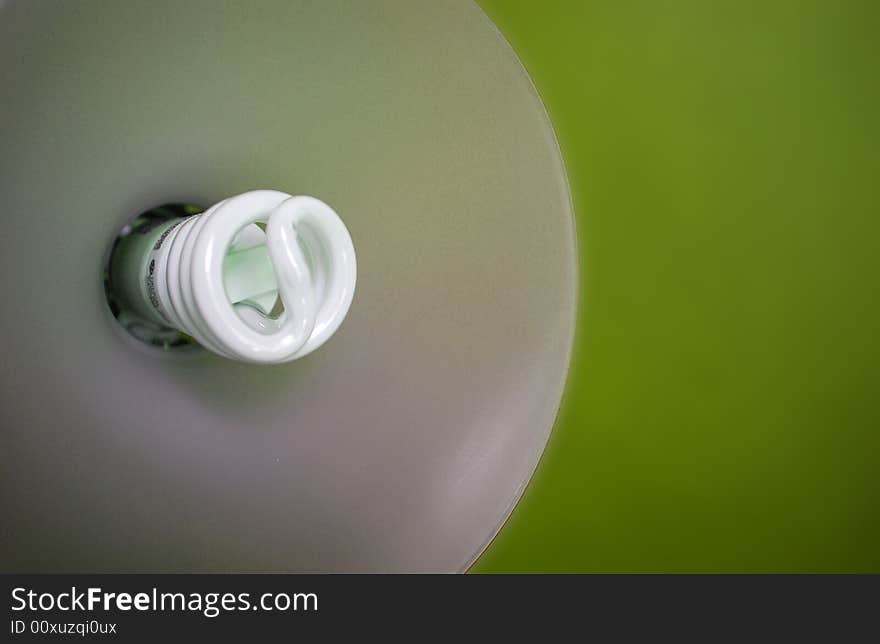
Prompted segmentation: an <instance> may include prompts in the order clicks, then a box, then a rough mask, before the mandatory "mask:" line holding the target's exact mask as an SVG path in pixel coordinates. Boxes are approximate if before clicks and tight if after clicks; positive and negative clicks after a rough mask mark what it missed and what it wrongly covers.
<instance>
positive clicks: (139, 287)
mask: <svg viewBox="0 0 880 644" xmlns="http://www.w3.org/2000/svg"><path fill="white" fill-rule="evenodd" d="M110 275H111V282H112V290H113V293H114V296H115V297H116V298H117V299H118V300H119V301H120V302H121V303H122V305H123V306H124V307H125V308H126V309H128V310H130V311H132V312H134V313H135V314H136V315H138V316H140V317H141V318H144V319H146V320H149V321H150V322H152V323H153V324H155V325H158V326H160V327H165V328H167V327H170V328H173V329H176V330H178V331H181V332H183V333H186V334H188V335H190V336H192V337H193V338H194V339H195V340H196V341H197V342H198V343H199V344H200V345H202V346H203V347H205V348H207V349H209V350H211V351H213V352H214V353H217V354H219V355H221V356H225V357H227V358H231V359H233V360H240V361H244V362H252V363H261V364H274V363H282V362H288V361H290V360H295V359H296V358H301V357H302V356H304V355H306V354H308V353H310V352H312V351H314V350H315V349H317V348H318V347H319V346H321V345H322V344H323V343H324V342H326V341H327V339H328V338H329V337H330V336H331V335H333V333H334V332H335V331H336V329H338V328H339V325H340V324H341V323H342V320H343V319H344V318H345V315H346V313H347V312H348V309H349V306H350V305H351V300H352V297H353V295H354V288H355V281H356V276H357V268H356V262H355V254H354V246H353V244H352V241H351V237H350V235H349V233H348V230H347V229H346V227H345V225H344V224H343V223H342V220H341V219H340V218H339V216H338V215H337V214H336V212H335V211H334V210H333V209H332V208H330V206H328V205H327V204H325V203H324V202H322V201H320V200H318V199H315V198H313V197H307V196H291V195H289V194H287V193H284V192H278V191H275V190H254V191H252V192H246V193H244V194H240V195H237V196H235V197H230V198H229V199H225V200H224V201H221V202H220V203H218V204H215V205H214V206H212V207H210V208H208V209H207V210H206V211H205V212H203V213H200V214H196V215H192V216H189V217H179V218H172V219H166V220H164V221H162V223H161V225H158V226H156V227H148V228H147V229H146V230H144V229H141V230H139V231H138V232H137V234H124V235H123V236H120V238H119V239H118V241H117V243H116V246H115V247H114V249H113V253H112V257H111V260H110Z"/></svg>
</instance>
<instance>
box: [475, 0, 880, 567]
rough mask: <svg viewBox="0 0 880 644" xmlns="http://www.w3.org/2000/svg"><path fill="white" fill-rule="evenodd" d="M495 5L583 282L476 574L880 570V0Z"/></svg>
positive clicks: (504, 0)
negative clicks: (568, 202) (552, 154)
mask: <svg viewBox="0 0 880 644" xmlns="http://www.w3.org/2000/svg"><path fill="white" fill-rule="evenodd" d="M480 4H481V6H483V8H484V9H485V11H486V12H487V13H488V14H489V16H490V17H491V18H492V19H493V20H494V21H495V23H496V24H497V25H498V26H499V28H500V29H501V31H502V32H503V33H504V34H505V36H506V37H507V38H508V39H509V40H510V42H511V43H512V45H513V46H514V48H515V49H516V51H517V53H518V54H519V56H520V58H521V59H522V61H523V63H524V64H525V66H526V68H527V69H528V70H529V72H530V74H531V75H532V78H533V79H534V81H535V83H536V85H537V87H538V90H539V91H540V93H541V96H542V98H543V100H544V102H545V104H546V106H547V109H548V111H549V113H550V117H551V119H552V120H553V123H554V126H555V128H556V132H557V136H558V137H559V142H560V145H561V148H562V152H563V156H564V158H565V162H566V165H567V169H568V173H569V177H570V181H571V190H572V196H573V199H574V206H575V210H576V212H577V225H578V243H579V246H580V262H581V283H580V318H579V326H578V334H577V337H576V341H575V351H574V355H573V358H572V366H571V373H570V378H569V383H568V387H567V391H566V395H565V398H564V400H563V405H562V409H561V411H560V415H559V419H558V422H557V424H556V427H555V429H554V432H553V435H552V437H551V439H550V443H549V445H548V448H547V451H546V452H545V454H544V457H543V459H542V462H541V465H540V466H539V468H538V471H537V472H536V474H535V476H534V478H533V479H532V481H531V483H530V485H529V487H528V489H527V491H526V493H525V495H524V497H523V499H522V501H521V502H520V504H519V506H518V507H517V509H516V510H515V511H514V513H513V515H512V516H511V518H510V520H509V521H508V523H507V525H506V526H505V527H504V528H503V530H502V531H501V533H500V534H499V535H498V537H497V538H496V539H495V541H494V542H493V544H492V545H491V546H490V547H489V549H488V550H487V551H486V552H485V553H484V555H483V556H482V557H481V559H480V560H479V561H478V562H477V564H476V565H475V566H474V567H473V569H472V570H473V571H475V572H502V571H580V572H589V571H596V572H599V571H614V572H623V571H642V572H654V571H683V572H684V571H694V572H698V571H706V572H713V571H714V572H720V571H744V572H745V571H780V572H784V571H874V572H877V571H880V435H878V430H880V413H878V405H880V380H878V363H880V347H878V342H877V331H878V319H880V316H878V311H880V300H878V298H880V288H878V264H880V219H878V215H880V209H878V206H877V199H878V194H877V193H878V186H880V172H878V171H880V162H878V149H880V136H878V135H880V126H878V118H880V46H878V34H880V3H877V2H874V1H869V0H864V1H858V0H848V1H847V0H844V1H838V2H833V1H832V0H826V1H824V2H820V1H811V0H800V1H781V0H764V1H760V2H758V1H742V0H739V1H737V0H672V1H667V2H655V1H652V0H529V1H515V0H480Z"/></svg>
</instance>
